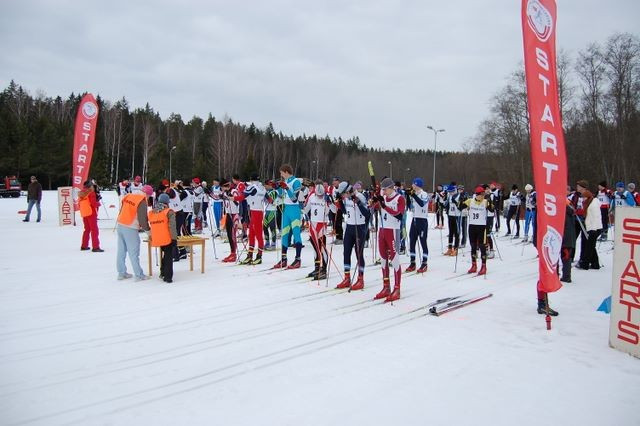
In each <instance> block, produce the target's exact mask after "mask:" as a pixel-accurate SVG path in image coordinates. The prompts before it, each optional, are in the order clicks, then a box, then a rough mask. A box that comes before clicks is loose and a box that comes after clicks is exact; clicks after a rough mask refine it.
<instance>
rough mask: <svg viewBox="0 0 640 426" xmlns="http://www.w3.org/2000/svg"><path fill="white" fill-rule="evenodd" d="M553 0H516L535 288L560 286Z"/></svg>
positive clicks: (561, 202)
mask: <svg viewBox="0 0 640 426" xmlns="http://www.w3.org/2000/svg"><path fill="white" fill-rule="evenodd" d="M556 16H557V15H556V3H555V0H522V36H523V40H524V65H525V75H526V82H527V105H528V110H529V130H530V132H531V135H530V136H531V162H532V165H533V177H534V183H535V189H536V192H537V194H538V198H537V200H538V208H537V217H536V219H537V244H538V246H537V248H538V254H539V265H538V270H539V273H540V276H539V279H538V290H540V291H544V292H547V293H549V292H553V291H557V290H559V289H560V287H562V284H561V283H560V279H559V277H558V274H557V272H556V271H557V269H556V268H557V266H558V263H559V262H560V252H561V247H562V234H563V232H564V218H565V209H566V189H567V154H566V150H565V144H564V135H563V130H562V121H561V116H560V104H559V100H558V81H557V74H556Z"/></svg>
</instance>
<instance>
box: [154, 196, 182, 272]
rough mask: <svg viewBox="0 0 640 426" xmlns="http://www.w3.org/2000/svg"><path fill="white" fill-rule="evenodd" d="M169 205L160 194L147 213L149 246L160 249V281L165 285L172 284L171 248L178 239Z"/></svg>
mask: <svg viewBox="0 0 640 426" xmlns="http://www.w3.org/2000/svg"><path fill="white" fill-rule="evenodd" d="M170 203H171V199H170V198H169V195H168V194H166V193H163V194H160V195H159V196H158V202H157V203H156V206H155V207H154V209H153V210H152V211H151V212H150V213H149V226H150V227H151V246H152V247H160V250H161V255H160V258H161V260H160V279H162V280H163V281H164V282H166V283H171V282H173V259H172V257H173V248H174V247H175V245H176V242H177V239H178V233H177V232H176V214H175V212H174V211H173V210H171V209H170V208H169V204H170Z"/></svg>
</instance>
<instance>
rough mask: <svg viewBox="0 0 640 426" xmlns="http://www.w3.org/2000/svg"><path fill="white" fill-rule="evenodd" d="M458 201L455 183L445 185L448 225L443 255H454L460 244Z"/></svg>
mask: <svg viewBox="0 0 640 426" xmlns="http://www.w3.org/2000/svg"><path fill="white" fill-rule="evenodd" d="M458 201H459V194H457V189H456V185H455V183H454V182H452V183H451V184H450V185H449V186H447V200H446V201H445V210H446V212H447V220H448V225H449V236H448V245H447V247H448V249H447V251H446V252H445V253H444V255H445V256H455V255H456V254H458V246H459V244H460V232H459V229H460V206H459V204H458Z"/></svg>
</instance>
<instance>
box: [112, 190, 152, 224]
mask: <svg viewBox="0 0 640 426" xmlns="http://www.w3.org/2000/svg"><path fill="white" fill-rule="evenodd" d="M146 200H147V197H146V196H145V195H143V194H127V195H125V196H124V198H123V199H122V204H121V206H120V214H119V215H118V223H120V224H122V225H126V226H129V225H131V224H132V223H133V222H134V221H135V220H136V217H137V215H138V206H139V205H140V203H142V202H145V201H146Z"/></svg>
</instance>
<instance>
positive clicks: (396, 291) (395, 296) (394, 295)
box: [384, 285, 400, 303]
mask: <svg viewBox="0 0 640 426" xmlns="http://www.w3.org/2000/svg"><path fill="white" fill-rule="evenodd" d="M398 299H400V286H399V285H396V286H394V287H393V292H392V293H391V294H390V295H388V296H387V298H386V299H385V301H384V302H385V303H387V302H393V301H395V300H398Z"/></svg>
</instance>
